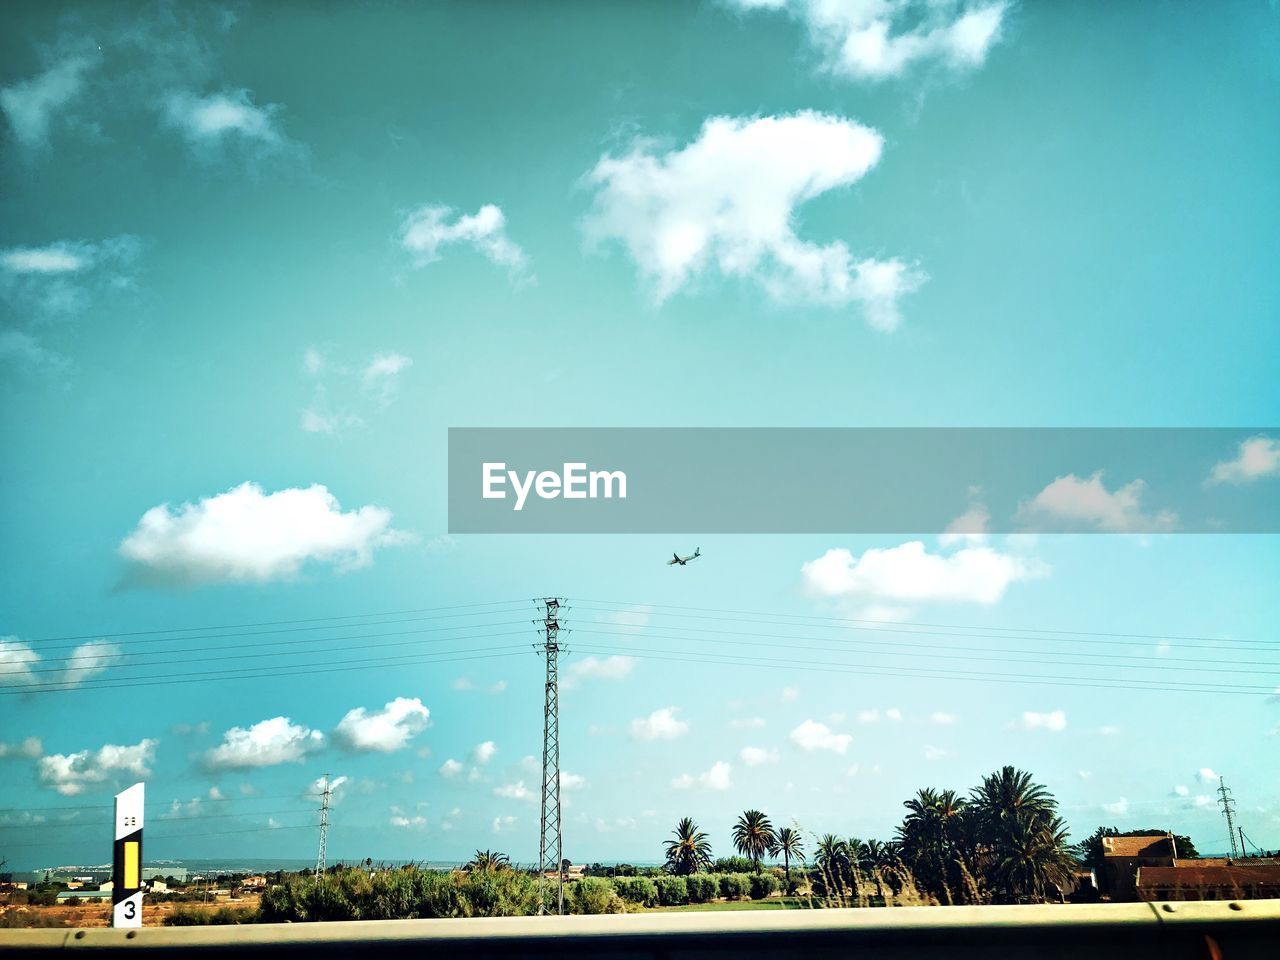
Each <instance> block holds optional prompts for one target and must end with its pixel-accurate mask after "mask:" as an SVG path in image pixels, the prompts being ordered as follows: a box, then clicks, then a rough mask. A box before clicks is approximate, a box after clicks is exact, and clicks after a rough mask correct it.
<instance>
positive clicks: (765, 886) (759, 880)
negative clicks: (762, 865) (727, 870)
mask: <svg viewBox="0 0 1280 960" xmlns="http://www.w3.org/2000/svg"><path fill="white" fill-rule="evenodd" d="M748 883H749V885H750V890H751V899H752V900H763V899H764V898H765V897H768V896H770V895H772V894H774V893H776V892H777V890H778V886H779V884H778V878H777V877H775V876H774V875H773V874H772V873H753V874H751V876H750V878H749V881H748Z"/></svg>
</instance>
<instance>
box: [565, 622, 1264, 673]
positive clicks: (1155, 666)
mask: <svg viewBox="0 0 1280 960" xmlns="http://www.w3.org/2000/svg"><path fill="white" fill-rule="evenodd" d="M693 629H696V628H693ZM577 632H578V633H579V634H584V635H592V636H609V637H633V636H644V637H648V638H652V639H654V640H676V641H686V642H687V641H692V642H695V643H720V644H728V645H732V646H751V647H768V648H771V649H785V650H820V651H823V652H827V653H838V652H840V651H839V650H838V649H833V648H831V647H815V646H810V645H805V644H793V643H786V644H774V643H758V642H752V641H750V640H740V639H734V640H719V639H715V638H712V637H673V636H667V635H664V634H655V633H650V632H649V631H648V629H647V628H642V630H641V632H640V633H634V632H628V631H617V630H614V631H611V630H591V629H589V628H586V627H578V628H577ZM711 632H713V633H725V634H730V635H732V636H734V637H740V636H748V637H769V636H772V637H776V638H777V639H782V640H791V639H796V640H817V641H819V642H823V643H843V644H862V645H869V644H875V645H877V646H889V645H890V644H885V643H884V642H883V641H880V642H877V641H872V640H846V639H843V638H839V637H794V638H793V637H789V636H779V635H778V634H767V633H744V634H737V633H734V631H732V630H715V631H711ZM956 649H959V650H968V649H977V650H986V651H990V652H994V653H1004V654H1005V656H1002V657H974V656H967V655H963V654H939V653H929V654H923V655H922V654H920V653H918V652H917V651H918V650H956ZM853 652H858V651H853ZM1010 652H1011V651H1004V650H1001V649H999V648H994V647H976V648H970V647H947V646H942V645H940V644H912V649H907V650H903V649H901V648H900V647H899V648H898V649H895V650H892V651H883V650H880V649H875V650H872V651H869V653H870V654H871V655H872V656H879V657H918V656H923V657H924V658H925V659H929V660H970V661H976V662H984V663H1043V661H1042V660H1040V659H1025V658H1024V659H1019V658H1016V657H1015V658H1011V657H1010V656H1009V653H1010ZM1026 652H1028V653H1032V652H1033V651H1026ZM1054 656H1060V657H1061V656H1076V657H1079V656H1094V657H1106V656H1107V655H1106V654H1054ZM1118 657H1119V659H1135V658H1133V657H1125V656H1124V655H1122V654H1121V655H1118ZM1179 662H1193V663H1199V664H1201V665H1200V666H1197V667H1177V666H1167V665H1165V664H1164V663H1161V662H1159V661H1157V662H1155V663H1116V664H1111V663H1093V662H1088V661H1068V662H1066V663H1064V664H1062V665H1063V666H1080V667H1107V668H1109V669H1113V670H1118V669H1123V670H1175V671H1185V672H1191V673H1246V674H1249V675H1250V676H1257V675H1258V671H1256V670H1236V669H1231V668H1214V667H1210V666H1205V665H1204V664H1208V663H1223V662H1238V661H1215V660H1208V661H1196V660H1191V661H1179ZM1246 662H1247V661H1246ZM1266 665H1267V666H1270V664H1266ZM1045 666H1050V664H1045ZM1275 666H1276V669H1277V670H1278V671H1280V664H1276V665H1275Z"/></svg>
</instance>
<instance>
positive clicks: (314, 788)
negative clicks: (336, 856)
mask: <svg viewBox="0 0 1280 960" xmlns="http://www.w3.org/2000/svg"><path fill="white" fill-rule="evenodd" d="M326 782H327V783H328V785H329V796H330V798H331V799H333V800H334V801H335V802H336V800H337V798H338V796H339V794H341V793H342V792H343V789H344V788H345V787H346V785H347V784H348V783H350V782H351V778H350V777H328V778H325V777H316V778H315V779H314V780H312V781H311V786H310V787H308V788H307V792H306V793H305V794H304V795H303V798H304V799H307V800H315V799H318V798H320V797H321V796H323V795H324V787H325V783H326ZM214 790H217V788H216V787H215V788H214ZM214 790H211V791H210V794H212V793H213V792H214ZM212 799H215V800H220V799H222V797H221V794H219V795H218V796H217V797H212Z"/></svg>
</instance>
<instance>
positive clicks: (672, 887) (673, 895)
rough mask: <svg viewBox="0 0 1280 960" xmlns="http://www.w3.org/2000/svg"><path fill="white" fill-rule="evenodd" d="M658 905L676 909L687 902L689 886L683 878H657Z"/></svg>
mask: <svg viewBox="0 0 1280 960" xmlns="http://www.w3.org/2000/svg"><path fill="white" fill-rule="evenodd" d="M654 882H655V883H656V884H657V886H658V903H660V904H662V905H663V906H664V907H678V906H681V905H682V904H686V903H688V902H689V884H688V883H687V882H686V881H685V878H684V877H658V878H657V880H656V881H654Z"/></svg>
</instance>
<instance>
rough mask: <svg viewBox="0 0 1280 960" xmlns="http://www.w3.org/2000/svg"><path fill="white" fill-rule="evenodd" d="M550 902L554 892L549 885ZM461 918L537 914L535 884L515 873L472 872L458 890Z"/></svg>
mask: <svg viewBox="0 0 1280 960" xmlns="http://www.w3.org/2000/svg"><path fill="white" fill-rule="evenodd" d="M547 895H548V897H550V898H551V899H552V900H554V898H555V896H556V888H555V887H554V886H553V885H551V884H548V885H547ZM458 901H459V902H458V906H459V909H460V916H464V917H527V916H532V915H533V914H536V913H537V912H538V882H537V881H536V880H535V879H534V878H533V877H531V876H529V875H528V874H527V873H518V872H517V871H515V870H473V871H472V872H471V873H469V874H468V875H467V878H466V879H465V880H464V881H463V882H462V883H461V884H459V886H458Z"/></svg>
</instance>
